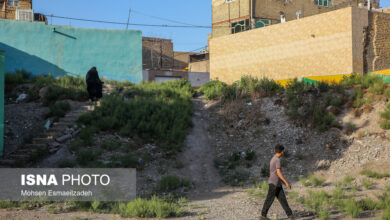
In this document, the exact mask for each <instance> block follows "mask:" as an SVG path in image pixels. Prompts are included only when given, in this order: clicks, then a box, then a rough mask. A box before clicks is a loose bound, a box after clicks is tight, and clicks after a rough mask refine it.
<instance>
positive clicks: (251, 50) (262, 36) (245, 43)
mask: <svg viewBox="0 0 390 220" xmlns="http://www.w3.org/2000/svg"><path fill="white" fill-rule="evenodd" d="M364 11H366V12H364ZM365 13H367V9H359V8H355V7H348V8H344V9H339V10H336V11H331V12H328V13H323V14H319V15H314V16H311V17H306V18H303V19H299V20H294V21H290V22H286V23H282V24H276V25H272V26H268V27H265V28H260V29H255V30H250V31H246V32H242V33H238V34H234V35H227V36H222V37H219V38H212V39H210V41H209V49H210V77H211V78H212V79H214V78H219V79H220V80H222V81H225V82H227V83H232V82H234V81H236V80H239V79H240V78H241V76H243V75H252V76H256V77H259V78H262V77H268V78H272V79H275V80H283V79H291V78H295V77H297V78H300V77H311V76H327V75H340V74H350V73H354V72H358V71H360V70H361V66H362V63H363V56H361V57H359V56H358V55H356V54H359V53H360V54H363V49H362V48H363V43H364V34H363V31H364V27H363V26H364V24H368V16H367V17H365V18H364V14H365ZM359 16H361V17H359ZM355 19H358V20H359V21H355ZM360 19H362V20H361V21H360ZM364 19H366V20H365V21H364ZM353 21H354V22H353ZM361 25H363V26H361ZM355 29H356V30H355ZM353 32H355V33H358V34H359V36H355V37H353ZM358 44H362V46H359V45H358ZM354 54H355V55H354Z"/></svg>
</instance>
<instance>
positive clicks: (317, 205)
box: [303, 191, 330, 219]
mask: <svg viewBox="0 0 390 220" xmlns="http://www.w3.org/2000/svg"><path fill="white" fill-rule="evenodd" d="M303 203H304V205H305V206H306V207H307V208H308V209H309V210H310V211H312V212H314V213H315V214H316V216H317V217H319V218H323V219H326V218H328V217H329V216H330V213H329V212H328V208H327V206H328V204H329V203H330V200H329V195H328V194H327V193H326V192H325V191H320V192H314V191H308V196H307V197H305V198H304V200H303Z"/></svg>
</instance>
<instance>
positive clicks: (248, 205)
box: [178, 98, 294, 220]
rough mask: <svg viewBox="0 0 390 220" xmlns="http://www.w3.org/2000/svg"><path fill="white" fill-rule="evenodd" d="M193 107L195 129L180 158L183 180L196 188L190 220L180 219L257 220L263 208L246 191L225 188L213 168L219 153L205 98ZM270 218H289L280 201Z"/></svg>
mask: <svg viewBox="0 0 390 220" xmlns="http://www.w3.org/2000/svg"><path fill="white" fill-rule="evenodd" d="M193 104H194V116H193V124H194V126H193V128H192V129H191V131H190V133H189V134H188V136H187V138H186V148H185V149H184V151H183V153H182V154H181V155H180V156H179V158H180V160H181V161H182V162H183V163H184V165H185V166H184V168H183V169H182V171H181V172H182V176H184V177H186V178H188V179H192V180H193V181H194V183H195V188H194V189H193V190H191V191H190V192H189V195H188V199H189V205H188V210H189V216H186V217H182V218H178V219H183V220H184V219H221V220H222V219H224V220H225V219H226V220H229V219H232V220H233V219H240V220H241V219H242V220H252V219H258V218H259V217H260V209H261V207H262V205H263V204H262V203H259V202H258V201H256V200H254V199H252V198H250V197H249V196H248V193H247V192H245V189H243V188H241V187H235V188H233V187H230V186H226V185H225V184H223V182H222V180H221V177H220V175H219V173H218V171H217V170H216V168H215V167H214V159H215V156H216V155H215V154H216V153H215V149H214V146H213V144H212V143H213V137H212V136H211V135H210V133H209V132H208V128H209V123H208V121H207V118H206V117H205V113H206V109H205V102H204V100H203V99H202V98H195V99H194V100H193ZM292 208H293V209H294V207H292ZM268 216H269V217H276V216H278V219H284V218H285V217H286V216H285V214H284V212H283V210H282V208H281V206H280V205H279V203H278V202H277V201H275V203H274V205H273V206H272V207H271V209H270V211H269V215H268Z"/></svg>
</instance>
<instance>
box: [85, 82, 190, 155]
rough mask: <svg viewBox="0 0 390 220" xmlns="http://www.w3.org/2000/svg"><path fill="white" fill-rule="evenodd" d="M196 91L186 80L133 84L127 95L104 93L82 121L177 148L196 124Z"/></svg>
mask: <svg viewBox="0 0 390 220" xmlns="http://www.w3.org/2000/svg"><path fill="white" fill-rule="evenodd" d="M193 94H194V91H193V89H192V87H191V85H190V83H189V82H188V81H184V80H180V81H178V80H176V81H172V82H165V83H156V82H150V83H141V84H137V85H132V86H131V87H129V88H128V89H126V90H125V91H124V97H121V96H118V95H115V94H114V95H110V96H105V97H103V98H102V99H101V106H100V107H98V108H96V109H95V111H94V112H92V113H91V114H85V115H82V116H81V117H80V119H79V123H82V124H85V125H93V126H94V127H96V128H97V131H99V130H110V129H115V130H119V131H120V132H119V133H120V135H123V136H134V135H137V136H139V137H141V138H144V139H154V140H156V141H158V142H159V143H160V144H161V146H163V147H164V146H165V147H166V150H171V151H173V152H177V151H178V150H180V148H181V147H182V145H183V144H182V143H183V141H184V138H185V136H186V134H187V131H188V129H189V127H190V126H192V117H191V115H192V102H191V99H192V96H193ZM128 99H131V101H128Z"/></svg>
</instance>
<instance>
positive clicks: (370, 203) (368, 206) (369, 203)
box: [358, 198, 377, 211]
mask: <svg viewBox="0 0 390 220" xmlns="http://www.w3.org/2000/svg"><path fill="white" fill-rule="evenodd" d="M358 206H359V207H360V208H361V209H362V210H364V211H367V210H370V211H371V210H375V209H376V208H377V203H376V202H374V200H372V199H369V198H365V199H362V200H360V201H358Z"/></svg>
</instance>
